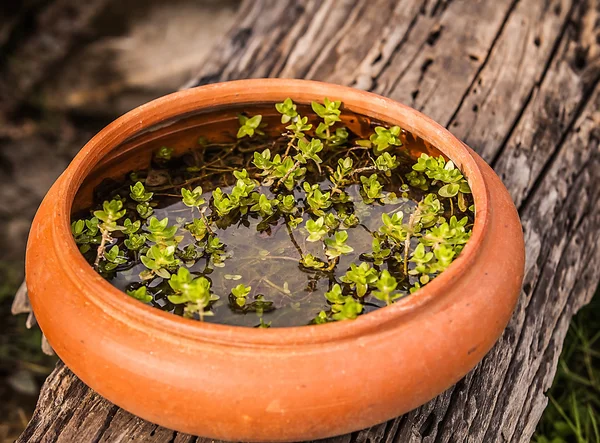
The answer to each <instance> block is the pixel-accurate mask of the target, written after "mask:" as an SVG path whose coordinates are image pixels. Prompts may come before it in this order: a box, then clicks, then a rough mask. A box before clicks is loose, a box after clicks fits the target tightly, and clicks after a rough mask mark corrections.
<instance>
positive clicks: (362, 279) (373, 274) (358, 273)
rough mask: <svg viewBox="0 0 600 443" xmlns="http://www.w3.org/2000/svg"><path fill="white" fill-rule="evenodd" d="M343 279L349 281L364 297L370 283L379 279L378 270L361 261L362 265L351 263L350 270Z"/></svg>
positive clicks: (358, 293) (359, 294)
mask: <svg viewBox="0 0 600 443" xmlns="http://www.w3.org/2000/svg"><path fill="white" fill-rule="evenodd" d="M342 281H343V282H345V283H349V284H350V285H351V286H352V287H354V288H355V289H356V295H358V296H359V297H364V296H365V294H366V293H367V290H368V288H369V285H372V284H373V283H375V282H376V281H377V271H376V270H375V269H373V268H372V267H371V266H369V265H368V264H367V263H361V264H360V266H356V264H354V263H352V264H350V270H349V271H348V272H346V274H344V276H342Z"/></svg>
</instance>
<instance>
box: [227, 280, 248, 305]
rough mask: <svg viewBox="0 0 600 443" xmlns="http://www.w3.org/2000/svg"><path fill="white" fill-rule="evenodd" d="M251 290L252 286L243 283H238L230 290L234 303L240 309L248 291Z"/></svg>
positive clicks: (244, 302)
mask: <svg viewBox="0 0 600 443" xmlns="http://www.w3.org/2000/svg"><path fill="white" fill-rule="evenodd" d="M251 290H252V286H246V285H244V284H243V283H240V284H239V285H237V286H236V287H235V288H233V289H232V290H231V294H232V295H233V297H234V298H235V303H236V304H237V305H238V306H239V307H240V308H242V307H244V305H245V304H246V298H247V297H248V294H250V291H251Z"/></svg>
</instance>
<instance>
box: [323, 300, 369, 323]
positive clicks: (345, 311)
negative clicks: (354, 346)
mask: <svg viewBox="0 0 600 443" xmlns="http://www.w3.org/2000/svg"><path fill="white" fill-rule="evenodd" d="M331 310H332V312H333V315H332V316H331V317H332V318H333V319H334V320H336V321H343V320H354V319H355V318H356V317H358V315H359V314H360V313H361V312H362V311H363V305H362V303H360V302H358V301H356V300H354V299H353V298H352V297H346V300H345V301H344V304H343V305H341V304H335V305H333V306H332V307H331Z"/></svg>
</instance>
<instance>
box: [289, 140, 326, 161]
mask: <svg viewBox="0 0 600 443" xmlns="http://www.w3.org/2000/svg"><path fill="white" fill-rule="evenodd" d="M298 150H299V151H300V153H299V154H297V155H296V156H294V159H295V160H296V161H298V162H300V163H302V164H304V163H306V162H307V161H308V160H312V161H314V162H315V163H317V164H320V163H323V160H321V157H319V156H318V155H317V154H318V153H319V152H321V151H322V150H323V143H322V142H321V140H319V139H317V138H313V139H312V140H311V141H310V142H307V141H305V140H304V139H300V140H298Z"/></svg>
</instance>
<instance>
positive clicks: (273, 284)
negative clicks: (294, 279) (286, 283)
mask: <svg viewBox="0 0 600 443" xmlns="http://www.w3.org/2000/svg"><path fill="white" fill-rule="evenodd" d="M261 280H262V281H264V282H265V283H266V284H268V285H269V286H271V287H272V288H273V289H275V290H277V291H279V292H281V293H282V294H283V295H285V296H286V297H289V296H290V293H289V289H288V292H285V289H283V288H282V287H281V286H277V285H276V284H275V283H273V282H272V281H271V280H269V279H268V278H266V277H263V278H262V279H261Z"/></svg>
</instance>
